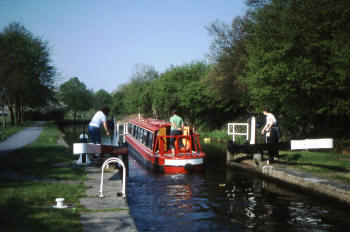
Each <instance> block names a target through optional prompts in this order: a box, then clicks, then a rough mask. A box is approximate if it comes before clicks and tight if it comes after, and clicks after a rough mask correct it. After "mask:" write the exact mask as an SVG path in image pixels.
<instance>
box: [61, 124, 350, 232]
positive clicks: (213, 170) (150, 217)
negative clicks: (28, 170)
mask: <svg viewBox="0 0 350 232" xmlns="http://www.w3.org/2000/svg"><path fill="white" fill-rule="evenodd" d="M74 130H75V132H74V133H73V134H74V135H72V131H74ZM74 130H72V129H71V128H70V129H69V128H68V127H66V128H65V133H66V135H67V139H68V137H70V138H73V139H71V141H73V140H76V138H78V136H77V135H76V134H77V133H78V134H79V133H80V132H82V130H85V131H86V128H84V129H83V127H81V126H80V127H78V128H75V129H74ZM77 131H78V132H77ZM104 143H105V144H106V145H107V144H110V139H109V138H105V139H104ZM225 147H226V145H225V144H210V145H203V149H204V151H205V152H206V153H207V154H208V160H207V161H208V162H207V167H206V171H205V173H203V174H193V175H182V174H181V175H168V174H157V173H152V172H150V171H149V170H147V169H145V168H144V166H142V165H141V164H140V163H138V161H136V160H135V159H134V158H133V157H132V156H131V157H130V158H129V168H130V170H129V176H128V178H127V201H128V204H129V206H130V209H131V214H132V216H133V218H134V221H135V223H136V225H137V228H138V229H139V231H181V232H184V231H350V225H349V222H350V210H349V208H348V207H346V206H342V205H339V204H335V203H334V202H330V201H327V200H325V199H320V198H317V197H315V196H310V195H308V194H303V193H302V192H300V191H294V190H293V189H290V188H285V187H283V186H280V185H279V184H277V183H274V182H269V181H266V180H264V179H261V178H259V177H257V176H256V175H252V174H251V173H248V172H244V171H241V170H233V169H226V166H225V159H226V156H225V152H226V149H225Z"/></svg>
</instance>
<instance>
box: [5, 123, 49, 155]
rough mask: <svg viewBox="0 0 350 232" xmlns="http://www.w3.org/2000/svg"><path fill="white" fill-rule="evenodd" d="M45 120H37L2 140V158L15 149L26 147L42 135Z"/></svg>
mask: <svg viewBox="0 0 350 232" xmlns="http://www.w3.org/2000/svg"><path fill="white" fill-rule="evenodd" d="M44 124H45V122H43V121H39V122H35V123H34V124H33V125H32V126H30V127H27V128H25V129H23V130H21V131H20V132H18V133H16V134H14V135H12V136H10V137H9V138H7V139H6V140H5V141H2V142H0V158H2V157H4V156H6V155H8V154H9V153H11V152H12V151H14V150H17V149H19V148H21V147H24V146H26V145H28V144H30V143H32V142H34V141H35V140H36V139H37V138H38V137H39V135H40V133H41V131H42V129H43V125H44Z"/></svg>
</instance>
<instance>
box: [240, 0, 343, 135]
mask: <svg viewBox="0 0 350 232" xmlns="http://www.w3.org/2000/svg"><path fill="white" fill-rule="evenodd" d="M251 2H253V3H252V4H251V9H250V11H249V14H248V15H249V20H247V23H246V24H245V28H244V29H245V32H246V40H245V46H246V51H247V54H248V55H247V63H246V69H245V75H244V76H243V78H242V79H243V81H244V82H245V83H246V84H247V85H248V91H249V94H250V98H251V105H252V106H253V108H254V109H255V111H256V112H259V111H260V110H261V108H262V107H263V106H270V107H271V108H272V110H273V111H274V112H276V113H277V114H280V115H281V116H282V117H283V120H282V121H284V122H285V124H286V125H285V127H287V126H288V128H289V129H290V130H292V131H294V132H297V130H298V129H299V127H302V128H303V134H304V135H306V134H307V133H308V132H311V131H313V132H314V133H315V134H318V135H330V136H339V135H340V134H342V132H345V131H344V129H345V128H347V127H348V125H349V115H350V72H349V71H350V70H349V65H348V62H349V52H350V50H349V47H350V40H349V32H350V26H349V23H348V22H349V20H350V2H349V1H347V0H315V1H302V0H283V1H277V0H271V1H251ZM342 128H343V129H342ZM340 132H341V133H340ZM343 135H344V134H343Z"/></svg>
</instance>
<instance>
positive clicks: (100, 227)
mask: <svg viewBox="0 0 350 232" xmlns="http://www.w3.org/2000/svg"><path fill="white" fill-rule="evenodd" d="M86 171H87V174H88V176H87V179H88V180H87V181H85V183H84V184H85V185H86V186H88V187H89V188H88V189H87V190H86V195H87V198H82V199H80V204H81V205H83V206H84V207H85V208H87V209H88V210H90V212H87V213H81V214H80V221H81V223H82V224H83V227H84V231H85V232H95V231H99V232H112V231H119V232H129V231H130V232H131V231H137V228H136V225H135V222H134V220H133V218H132V216H131V214H130V209H129V206H128V203H127V200H126V199H125V198H124V197H118V196H117V193H118V192H121V191H122V181H121V177H120V175H119V171H118V170H112V171H108V172H106V171H105V173H104V185H103V195H104V198H100V197H99V189H100V183H101V182H100V181H101V168H100V165H99V167H93V166H88V167H86Z"/></svg>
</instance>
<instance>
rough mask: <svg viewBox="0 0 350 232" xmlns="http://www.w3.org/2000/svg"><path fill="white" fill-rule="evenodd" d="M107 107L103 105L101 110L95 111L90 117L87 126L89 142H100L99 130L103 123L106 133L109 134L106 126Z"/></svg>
mask: <svg viewBox="0 0 350 232" xmlns="http://www.w3.org/2000/svg"><path fill="white" fill-rule="evenodd" d="M109 111H110V110H109V108H108V107H103V108H102V109H101V110H99V111H97V112H96V113H95V115H94V117H93V118H92V120H91V122H90V123H89V126H88V131H89V141H90V142H91V143H96V144H101V132H100V126H101V125H103V127H104V129H105V131H106V135H107V136H109V130H108V126H107V115H108V113H109Z"/></svg>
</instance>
